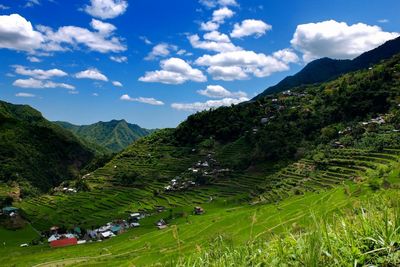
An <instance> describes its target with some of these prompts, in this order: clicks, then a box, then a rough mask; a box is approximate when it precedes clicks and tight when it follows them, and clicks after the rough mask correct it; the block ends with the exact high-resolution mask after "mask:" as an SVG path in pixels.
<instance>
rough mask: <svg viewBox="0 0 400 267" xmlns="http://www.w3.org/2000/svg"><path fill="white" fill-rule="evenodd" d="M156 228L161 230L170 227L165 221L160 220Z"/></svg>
mask: <svg viewBox="0 0 400 267" xmlns="http://www.w3.org/2000/svg"><path fill="white" fill-rule="evenodd" d="M156 226H157V228H158V229H159V230H161V229H164V228H167V227H168V225H167V223H166V222H165V221H164V219H160V220H159V221H158V222H157V223H156Z"/></svg>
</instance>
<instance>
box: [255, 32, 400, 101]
mask: <svg viewBox="0 0 400 267" xmlns="http://www.w3.org/2000/svg"><path fill="white" fill-rule="evenodd" d="M398 53H400V37H399V38H397V39H394V40H391V41H388V42H386V43H385V44H383V45H382V46H380V47H377V48H375V49H373V50H371V51H368V52H366V53H364V54H362V55H360V56H359V57H357V58H355V59H353V60H335V59H330V58H322V59H317V60H315V61H313V62H311V63H309V64H308V65H307V66H306V67H305V68H304V69H302V70H301V71H300V72H299V73H297V74H295V75H293V76H289V77H286V78H285V79H283V80H282V81H281V82H279V83H278V84H277V85H274V86H271V87H269V88H268V89H266V90H265V91H264V92H263V93H261V94H260V95H258V96H256V97H255V98H254V100H257V99H260V98H263V97H265V96H267V95H271V94H274V93H280V92H283V91H285V90H289V89H291V88H293V87H297V86H301V85H305V84H313V83H321V82H326V81H329V80H332V79H335V78H337V77H339V76H340V75H342V74H344V73H347V72H350V71H356V70H361V69H366V68H368V67H370V66H372V65H374V64H377V63H379V61H381V60H384V59H388V58H391V57H392V56H394V55H395V54H398Z"/></svg>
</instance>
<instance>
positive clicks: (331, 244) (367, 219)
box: [178, 192, 400, 266]
mask: <svg viewBox="0 0 400 267" xmlns="http://www.w3.org/2000/svg"><path fill="white" fill-rule="evenodd" d="M399 196H400V193H399V192H391V194H389V193H388V192H381V193H380V194H378V195H377V196H375V197H373V198H372V199H369V200H363V201H361V202H358V203H354V206H353V207H352V208H351V209H348V210H346V211H345V213H335V214H331V215H328V216H322V217H321V216H318V215H317V214H315V215H314V216H313V223H312V224H311V226H310V227H308V228H307V229H299V228H297V227H296V225H294V226H293V229H292V230H291V231H288V232H286V233H281V234H271V236H270V238H268V239H265V240H264V241H262V240H256V241H252V242H248V243H247V244H246V245H245V246H241V247H233V246H232V240H231V239H230V238H229V237H226V236H223V235H221V236H218V237H217V238H215V239H214V240H213V241H212V242H211V245H210V248H209V249H208V250H207V251H205V252H202V253H200V254H198V255H196V256H194V257H190V258H187V259H184V260H181V261H180V262H179V264H178V265H179V266H399V265H400V200H399Z"/></svg>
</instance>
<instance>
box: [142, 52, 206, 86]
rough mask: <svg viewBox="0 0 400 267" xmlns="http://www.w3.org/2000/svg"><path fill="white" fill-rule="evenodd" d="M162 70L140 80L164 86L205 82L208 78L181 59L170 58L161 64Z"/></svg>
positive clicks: (146, 74) (152, 72)
mask: <svg viewBox="0 0 400 267" xmlns="http://www.w3.org/2000/svg"><path fill="white" fill-rule="evenodd" d="M160 66H161V70H157V71H149V72H146V73H145V75H144V76H143V77H140V78H139V81H142V82H158V83H164V84H182V83H184V82H186V81H194V82H205V81H207V77H206V76H205V75H204V74H203V73H202V72H201V71H200V70H199V69H194V68H192V67H191V66H190V65H189V64H188V63H187V62H186V61H184V60H183V59H180V58H169V59H167V60H163V61H161V63H160Z"/></svg>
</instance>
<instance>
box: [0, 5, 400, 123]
mask: <svg viewBox="0 0 400 267" xmlns="http://www.w3.org/2000/svg"><path fill="white" fill-rule="evenodd" d="M399 10H400V1H398V0H369V1H368V4H366V1H361V0H329V1H328V0H307V1H304V0H168V1H166V0H79V1H78V0H68V1H67V0H0V63H1V64H0V99H1V100H3V101H7V102H11V103H16V104H28V105H31V106H32V107H34V108H36V109H38V110H39V111H41V112H42V114H43V115H44V116H45V117H46V118H47V119H49V120H52V121H56V120H60V121H68V122H71V123H74V124H79V125H82V124H91V123H95V122H97V121H109V120H112V119H125V120H127V121H128V122H131V123H136V124H139V125H140V126H142V127H146V128H164V127H175V126H177V125H178V124H179V123H180V122H182V121H183V120H184V119H185V118H186V117H187V116H188V115H190V114H193V113H195V112H198V111H201V110H205V109H210V108H216V107H219V106H223V105H231V104H237V103H240V102H243V101H247V100H249V99H251V98H253V97H254V96H256V95H257V94H259V93H261V92H262V91H264V90H265V89H266V88H267V87H269V86H271V85H274V84H276V83H277V82H279V81H280V80H282V79H283V78H284V77H286V76H288V75H293V74H295V73H296V72H298V71H299V70H300V69H301V68H303V67H304V66H305V65H306V64H307V63H308V62H310V61H312V60H314V59H317V58H321V57H331V58H337V59H352V58H354V57H356V56H358V55H360V54H362V53H363V52H365V51H368V50H371V49H373V48H375V47H377V46H379V45H381V44H383V43H384V42H385V41H387V40H390V39H393V38H396V37H397V36H399V33H400V16H398V11H399Z"/></svg>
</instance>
